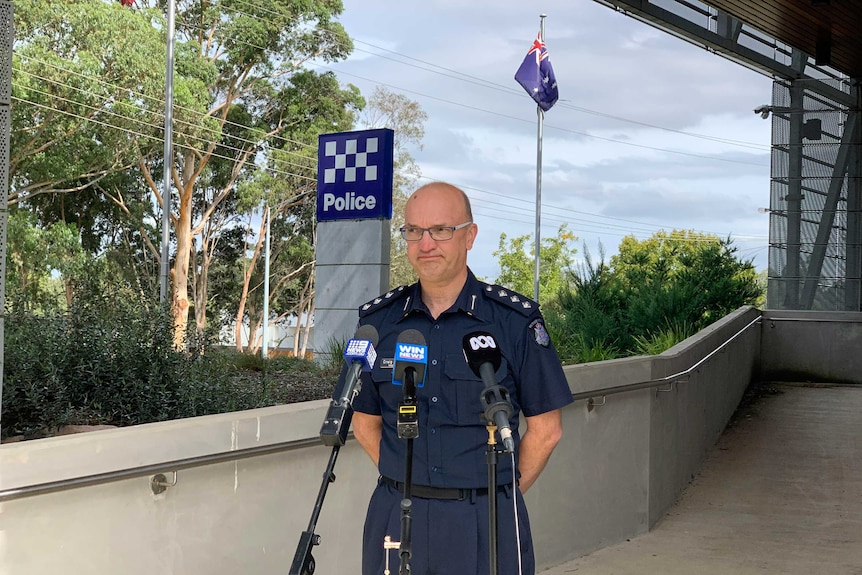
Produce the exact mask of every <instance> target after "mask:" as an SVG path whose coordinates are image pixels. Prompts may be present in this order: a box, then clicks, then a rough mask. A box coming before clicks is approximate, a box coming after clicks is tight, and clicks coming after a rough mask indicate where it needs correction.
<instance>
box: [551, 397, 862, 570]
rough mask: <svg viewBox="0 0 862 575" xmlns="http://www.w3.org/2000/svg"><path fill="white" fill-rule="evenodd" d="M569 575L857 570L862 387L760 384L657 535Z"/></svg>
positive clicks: (604, 553)
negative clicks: (573, 574)
mask: <svg viewBox="0 0 862 575" xmlns="http://www.w3.org/2000/svg"><path fill="white" fill-rule="evenodd" d="M537 545H541V542H537ZM569 573H577V574H578V575H593V574H596V575H597V574H603V575H628V574H632V575H635V574H637V575H643V574H652V573H655V574H662V575H676V574H679V575H699V574H705V575H713V574H714V575H737V574H764V573H770V574H772V573H775V574H791V575H796V574H798V575H811V574H821V573H822V574H828V575H844V574H846V575H851V574H853V575H862V386H859V387H854V386H833V385H828V384H778V383H769V384H762V385H761V386H759V388H758V391H757V392H755V393H753V394H751V396H749V397H748V398H747V400H746V401H744V402H743V405H741V406H740V409H739V411H738V412H737V414H736V415H735V416H734V419H733V421H732V423H731V424H730V425H729V426H728V429H727V430H726V431H725V432H724V434H723V435H722V436H721V438H720V440H719V442H718V444H717V445H716V447H715V449H714V450H713V452H712V453H711V454H710V456H709V457H708V459H707V461H706V462H705V464H704V466H703V470H702V472H701V473H700V474H699V475H698V476H697V477H696V478H695V479H694V481H693V482H692V483H691V485H690V486H689V487H688V489H687V490H686V491H685V492H684V493H683V495H682V497H681V498H680V500H679V502H677V504H676V505H674V506H673V507H672V508H671V509H670V511H669V512H668V514H667V515H666V516H665V517H664V518H663V519H662V520H661V521H659V523H658V524H657V525H656V526H655V527H654V529H653V530H652V531H650V532H649V533H647V534H645V535H642V536H640V537H637V538H635V539H632V540H630V541H628V542H626V543H622V544H620V545H616V546H613V547H608V548H605V549H602V550H599V551H597V552H595V553H592V554H590V555H587V556H584V557H581V558H579V559H576V560H575V561H572V562H569V563H565V564H563V565H560V566H558V567H555V568H553V569H550V570H546V571H543V572H542V574H543V575H563V574H569Z"/></svg>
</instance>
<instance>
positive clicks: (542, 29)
mask: <svg viewBox="0 0 862 575" xmlns="http://www.w3.org/2000/svg"><path fill="white" fill-rule="evenodd" d="M545 18H547V14H540V15H539V36H540V37H541V38H540V39H541V41H542V42H544V41H545ZM536 114H537V116H538V132H537V134H536V233H535V243H534V246H535V247H534V249H533V252H534V254H535V256H534V260H535V262H534V265H533V299H534V300H536V301H537V302H538V301H539V254H540V252H541V251H542V250H541V245H542V230H541V227H542V127H543V124H544V121H545V112H544V111H543V110H542V107H541V106H539V105H538V104H537V105H536Z"/></svg>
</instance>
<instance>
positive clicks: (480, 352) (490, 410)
mask: <svg viewBox="0 0 862 575" xmlns="http://www.w3.org/2000/svg"><path fill="white" fill-rule="evenodd" d="M462 343H463V348H464V358H465V359H466V360H467V365H469V366H470V369H471V370H473V373H475V374H476V375H478V376H479V377H481V378H482V382H483V383H484V384H485V389H484V390H482V395H481V397H480V399H481V401H482V406H483V407H484V408H485V418H486V419H487V420H488V421H492V422H494V424H496V426H497V429H498V430H499V431H500V438H501V439H502V440H503V446H504V447H505V448H506V451H508V452H510V453H511V452H514V451H515V440H514V439H513V438H512V428H511V427H510V426H509V417H511V416H512V412H513V409H512V403H511V402H510V401H509V392H508V391H507V390H506V388H505V387H504V386H502V385H500V384H498V383H497V380H496V378H495V377H494V374H495V373H496V371H497V369H499V367H500V363H501V362H502V360H503V355H502V354H501V353H500V348H499V346H498V345H497V340H495V339H494V336H492V335H491V334H490V333H487V332H483V331H474V332H472V333H468V334H467V335H465V336H464V339H463V342H462Z"/></svg>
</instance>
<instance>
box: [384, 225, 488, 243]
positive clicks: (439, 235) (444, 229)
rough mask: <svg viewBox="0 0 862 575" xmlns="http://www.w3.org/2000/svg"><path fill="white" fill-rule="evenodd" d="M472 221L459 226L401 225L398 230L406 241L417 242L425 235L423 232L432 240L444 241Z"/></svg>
mask: <svg viewBox="0 0 862 575" xmlns="http://www.w3.org/2000/svg"><path fill="white" fill-rule="evenodd" d="M472 223H473V222H466V223H463V224H461V225H460V226H434V227H431V228H420V227H417V226H403V227H401V228H399V230H398V231H400V232H401V237H402V238H404V239H405V240H407V241H408V242H418V241H419V240H421V239H422V236H423V235H425V232H428V235H429V236H431V239H432V240H437V241H445V240H451V239H452V236H454V235H455V230H460V229H461V228H466V227H467V226H469V225H471V224H472Z"/></svg>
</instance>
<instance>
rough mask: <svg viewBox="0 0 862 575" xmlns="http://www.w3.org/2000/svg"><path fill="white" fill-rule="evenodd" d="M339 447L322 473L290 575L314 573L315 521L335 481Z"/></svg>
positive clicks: (317, 539) (317, 537)
mask: <svg viewBox="0 0 862 575" xmlns="http://www.w3.org/2000/svg"><path fill="white" fill-rule="evenodd" d="M339 449H341V446H340V445H334V446H333V447H332V453H331V454H330V455H329V463H328V464H327V465H326V471H324V472H323V481H322V482H321V484H320V490H319V491H318V492H317V501H315V502H314V509H313V510H312V512H311V520H310V521H309V522H308V529H306V530H305V531H303V532H302V535H300V537H299V544H298V545H297V546H296V554H295V555H294V556H293V563H291V564H290V575H312V574H313V573H314V568H315V562H314V557H313V556H312V555H311V549H312V548H313V547H314V546H315V545H320V535H317V534H316V533H315V532H314V528H315V527H316V526H317V519H318V517H320V510H321V509H322V508H323V498H324V497H326V490H327V488H328V487H329V484H330V483H333V482H334V481H335V474H334V473H333V470H334V469H335V461H336V459H338V451H339Z"/></svg>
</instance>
